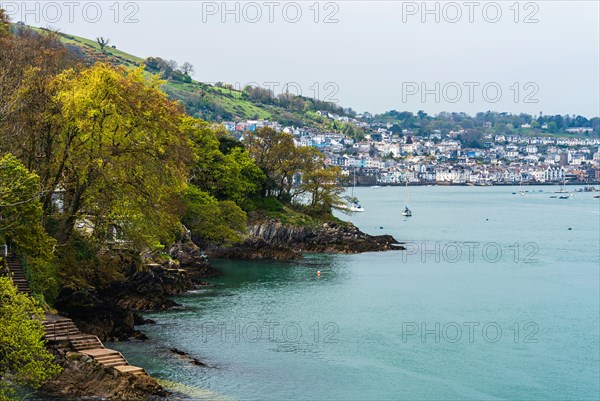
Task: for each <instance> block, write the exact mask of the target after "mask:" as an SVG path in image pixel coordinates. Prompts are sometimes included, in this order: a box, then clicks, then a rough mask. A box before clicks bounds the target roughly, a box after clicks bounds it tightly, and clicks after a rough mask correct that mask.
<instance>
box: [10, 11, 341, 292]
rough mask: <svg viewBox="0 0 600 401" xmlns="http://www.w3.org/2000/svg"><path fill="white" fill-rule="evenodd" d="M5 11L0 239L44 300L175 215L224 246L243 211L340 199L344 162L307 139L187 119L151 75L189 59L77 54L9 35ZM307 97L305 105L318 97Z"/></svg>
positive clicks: (144, 245) (160, 242)
mask: <svg viewBox="0 0 600 401" xmlns="http://www.w3.org/2000/svg"><path fill="white" fill-rule="evenodd" d="M2 21H3V22H2V23H1V24H0V26H1V28H2V29H1V32H2V34H1V35H0V46H1V47H2V50H3V51H2V52H0V62H1V63H0V157H2V159H1V160H2V171H0V176H2V177H3V178H2V180H1V181H0V191H2V192H0V195H1V196H2V197H1V198H0V202H2V203H1V204H0V217H1V219H0V240H1V241H2V242H3V243H7V244H9V245H11V246H12V247H13V248H14V249H15V250H17V252H18V253H19V254H20V257H21V258H22V260H23V261H24V262H25V266H26V268H27V270H28V272H29V274H30V276H31V277H30V279H31V280H32V287H33V289H34V292H35V293H37V294H38V296H42V295H43V296H45V297H46V299H47V301H50V302H51V301H52V299H53V298H54V297H55V296H56V287H57V285H58V281H60V280H61V279H62V281H63V283H62V284H63V285H65V284H66V283H69V284H70V285H72V284H73V283H80V284H84V283H85V282H86V281H89V280H93V281H97V282H104V281H107V280H110V277H118V272H115V271H112V270H110V269H108V270H106V272H98V274H93V273H90V272H89V271H87V270H90V269H91V270H95V269H101V268H102V266H104V264H103V263H102V262H101V258H99V257H98V255H100V254H101V253H106V251H107V250H109V251H110V250H111V249H112V250H115V249H120V250H123V249H127V250H133V251H136V252H138V253H141V252H148V251H160V250H162V249H164V248H165V247H166V246H169V245H170V244H171V243H172V242H173V241H174V240H175V239H176V237H177V235H178V234H179V233H181V230H182V228H181V224H182V223H183V224H184V225H185V226H187V227H188V228H189V229H190V230H191V231H192V234H193V238H194V239H195V241H196V242H197V243H199V244H209V243H216V244H232V243H235V242H238V241H241V240H243V239H244V237H245V235H246V221H247V213H252V212H254V211H256V210H257V209H262V208H266V209H267V210H272V209H273V208H272V203H273V202H272V201H271V200H270V199H273V198H275V199H276V200H275V202H276V203H277V205H279V206H278V207H279V208H280V210H281V211H283V210H284V209H283V204H285V205H287V207H288V208H289V207H294V208H296V209H297V210H301V211H303V212H306V213H309V214H313V215H315V216H328V215H330V213H331V210H332V208H335V207H338V206H339V205H340V203H341V200H340V197H339V195H340V189H339V187H338V186H337V184H338V179H339V173H340V172H339V170H338V169H335V168H330V167H327V166H326V165H325V159H324V157H323V155H321V154H320V153H319V152H317V151H316V150H315V149H313V148H297V147H296V146H295V145H294V142H293V139H292V137H291V136H290V135H288V134H284V133H278V132H275V131H273V130H270V129H263V130H259V131H258V132H257V133H255V134H254V135H251V134H248V135H246V138H245V142H240V141H238V140H237V139H235V138H234V137H232V136H231V135H230V134H229V133H228V132H226V131H224V130H223V129H222V128H213V127H211V126H210V125H209V124H207V123H206V122H204V121H202V120H200V119H197V118H194V117H190V116H189V115H187V114H186V113H185V109H184V107H183V105H182V104H181V103H179V102H177V101H175V100H172V99H170V98H169V96H168V95H167V94H166V93H165V92H163V91H162V88H163V87H164V84H165V81H163V80H162V79H161V77H159V76H158V75H149V74H148V71H147V69H149V70H153V69H154V70H156V72H159V73H160V74H161V75H162V77H164V78H167V79H169V80H173V79H174V75H173V74H176V71H180V72H181V73H185V74H188V73H189V72H191V71H192V69H193V67H192V66H191V65H189V63H186V64H184V65H183V66H182V67H181V69H179V70H178V69H177V66H176V63H174V62H167V61H165V60H162V59H159V58H153V59H148V60H147V63H148V65H147V66H146V67H139V68H126V67H124V66H122V65H113V64H110V63H107V62H104V61H96V62H94V63H90V62H89V61H90V59H89V58H85V59H84V61H85V62H82V58H81V57H79V56H80V55H79V54H78V53H77V52H75V53H74V52H73V51H71V50H72V49H69V48H66V47H65V46H63V45H62V44H61V42H60V40H59V39H58V36H57V34H54V33H52V32H46V31H44V32H42V33H38V32H35V31H32V30H30V29H29V28H27V27H23V26H19V27H17V28H16V29H12V32H11V30H10V29H9V24H8V23H7V21H6V18H4V17H3V20H2ZM100 50H101V51H102V53H103V54H105V53H108V52H109V51H110V50H109V49H108V48H105V47H102V49H100ZM101 60H104V59H101ZM146 68H147V69H146ZM175 80H176V79H175ZM252 91H253V90H252V89H250V88H246V92H245V94H244V97H248V96H250V97H252V96H254V95H252V93H254V92H252ZM277 101H278V102H284V103H285V102H288V103H289V102H294V101H296V100H293V99H290V98H289V97H285V98H281V99H279V100H277ZM265 102H267V103H268V102H271V101H270V100H265ZM288 103H286V104H288ZM304 105H305V106H306V103H304ZM288 106H290V105H289V104H288ZM321 106H323V107H328V106H327V105H319V107H321ZM290 107H291V106H290ZM298 107H300V105H299V106H298ZM302 107H303V108H305V109H307V112H308V113H310V109H314V104H313V106H310V107H304V106H302ZM332 110H333V109H332ZM336 110H337V109H336ZM315 118H321V117H320V116H316V117H315ZM323 123H327V122H326V121H325V120H323ZM9 177H10V178H9ZM11 179H13V182H12V183H13V184H15V183H17V182H21V181H22V182H23V184H22V188H21V187H19V188H20V189H19V188H16V187H14V186H11V185H12V184H11V185H8V184H9V183H10V181H11ZM288 210H289V209H288ZM23 216H26V217H23ZM82 249H83V250H86V251H85V252H83V254H86V255H88V256H86V257H84V258H82V257H81V254H82V252H81V250H82ZM59 259H60V263H59V262H58V260H59ZM78 266H79V267H78Z"/></svg>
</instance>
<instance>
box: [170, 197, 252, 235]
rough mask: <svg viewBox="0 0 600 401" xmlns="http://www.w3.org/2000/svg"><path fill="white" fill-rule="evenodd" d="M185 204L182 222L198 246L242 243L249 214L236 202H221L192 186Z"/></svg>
mask: <svg viewBox="0 0 600 401" xmlns="http://www.w3.org/2000/svg"><path fill="white" fill-rule="evenodd" d="M185 203H186V212H185V214H184V216H183V219H182V221H183V224H184V225H185V226H186V227H187V228H189V229H190V231H191V232H192V235H193V236H194V239H195V240H196V241H197V242H204V241H209V242H212V243H217V244H231V243H235V242H239V241H241V240H242V239H243V236H244V234H245V232H246V213H245V212H244V211H243V210H242V209H241V208H240V207H239V206H238V205H236V204H235V202H232V201H221V202H219V201H218V200H217V199H215V198H214V197H213V196H211V195H210V194H209V193H207V192H204V191H202V190H201V189H199V188H197V187H195V186H194V185H190V186H189V187H188V190H187V193H186V196H185Z"/></svg>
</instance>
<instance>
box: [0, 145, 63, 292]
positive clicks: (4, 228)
mask: <svg viewBox="0 0 600 401" xmlns="http://www.w3.org/2000/svg"><path fill="white" fill-rule="evenodd" d="M38 193H39V177H38V176H37V175H36V174H34V173H30V172H29V171H28V170H27V169H26V168H25V166H23V164H21V162H20V161H18V160H17V159H16V158H15V157H14V156H12V155H10V154H8V155H5V156H3V157H1V158H0V244H4V243H8V244H12V245H14V246H15V247H16V248H17V250H18V252H19V254H20V255H21V256H22V257H23V258H24V260H25V261H26V263H27V267H28V268H29V276H30V277H29V279H30V285H31V288H32V290H33V291H34V292H36V293H38V294H39V295H45V296H46V297H49V298H50V299H51V298H52V297H54V296H55V295H56V288H57V273H56V264H55V262H54V260H53V251H54V247H55V244H56V241H55V240H54V239H53V238H51V237H50V236H49V235H48V234H46V231H45V230H44V227H43V226H42V207H41V204H40V201H39V198H38Z"/></svg>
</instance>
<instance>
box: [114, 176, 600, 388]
mask: <svg viewBox="0 0 600 401" xmlns="http://www.w3.org/2000/svg"><path fill="white" fill-rule="evenodd" d="M524 189H526V190H527V191H529V192H527V193H526V194H525V196H520V195H519V194H518V188H513V187H441V186H434V187H411V188H409V207H410V208H411V209H412V211H413V216H412V217H410V218H405V217H402V216H401V211H402V210H403V208H404V204H405V189H404V188H399V187H382V188H357V189H356V190H355V195H357V196H358V198H359V199H360V201H361V203H362V205H363V206H364V207H365V209H366V210H365V212H363V213H360V214H356V215H354V216H349V217H346V218H347V219H349V220H350V221H352V222H353V223H354V224H356V225H357V226H358V227H359V228H361V229H362V230H363V231H365V232H368V233H370V234H383V233H387V234H391V235H393V236H394V237H395V238H397V239H398V240H399V241H402V242H406V245H405V246H406V247H407V250H406V251H390V252H382V253H365V254H358V255H306V257H305V259H303V260H300V261H294V262H241V261H220V260H215V261H213V263H214V265H215V266H216V267H217V268H219V269H221V270H222V271H223V273H224V274H223V276H222V277H220V278H219V279H215V280H213V281H212V282H213V283H214V286H213V287H210V288H207V289H203V290H200V291H197V292H193V293H189V294H185V295H183V296H180V297H177V298H175V300H176V301H177V302H178V303H180V304H182V308H181V309H177V310H172V311H167V312H161V313H153V314H150V315H148V316H147V317H149V318H151V319H154V320H155V321H156V324H155V325H146V326H142V327H140V329H141V330H142V331H143V332H144V333H145V334H147V335H148V337H149V338H150V340H148V341H145V342H129V343H120V344H110V347H114V348H118V349H120V350H121V351H122V352H123V353H124V354H125V356H126V357H127V359H128V360H129V361H130V362H131V363H132V364H134V365H137V366H143V367H144V368H146V369H147V370H148V372H149V373H150V374H151V375H153V376H156V377H158V378H161V379H163V380H166V381H168V382H170V383H172V382H174V383H179V384H180V385H183V387H181V388H183V389H185V391H186V392H187V393H188V394H190V397H191V398H199V399H241V400H248V399H268V400H284V399H307V400H308V399H310V400H397V399H402V400H458V399H460V400H463V399H473V400H484V399H519V400H549V399H562V400H569V399H572V400H583V399H590V400H591V399H596V400H597V399H599V398H600V385H599V379H598V378H599V376H600V358H599V351H598V350H599V347H600V344H599V336H600V326H599V316H600V294H599V287H600V283H599V278H600V277H599V276H600V275H599V265H600V260H599V259H600V248H599V247H600V245H599V244H600V200H599V199H593V197H592V194H590V193H576V194H575V196H572V197H571V198H570V199H558V198H550V196H555V195H556V194H554V193H553V191H555V190H556V188H554V187H551V186H539V187H536V186H529V187H527V188H524ZM540 191H543V192H540ZM513 192H516V193H517V194H513ZM317 271H320V276H318V275H317ZM170 348H177V349H179V350H181V351H184V352H186V353H188V354H189V355H190V356H192V357H194V358H197V359H198V360H200V361H202V362H203V363H205V364H206V365H208V367H202V366H196V365H193V364H191V363H189V361H187V360H185V359H182V358H181V357H180V356H178V355H176V354H174V353H172V352H170V351H169V349H170Z"/></svg>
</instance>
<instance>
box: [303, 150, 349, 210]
mask: <svg viewBox="0 0 600 401" xmlns="http://www.w3.org/2000/svg"><path fill="white" fill-rule="evenodd" d="M304 149H306V150H305V152H306V153H305V158H304V160H305V164H304V166H303V170H302V184H301V186H300V189H299V190H298V194H301V193H302V194H307V195H308V196H309V208H310V210H309V211H310V213H312V214H316V215H318V216H321V217H323V216H326V217H327V216H329V215H330V214H331V212H332V209H338V210H344V207H345V202H344V201H343V199H342V194H343V192H344V189H343V188H342V187H341V186H340V185H339V182H340V180H341V169H340V168H339V167H335V166H327V165H326V164H325V155H323V154H322V153H320V152H319V151H317V150H316V149H314V148H304Z"/></svg>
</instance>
